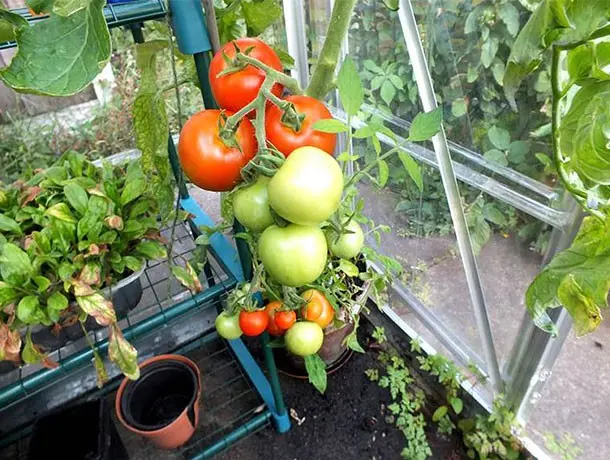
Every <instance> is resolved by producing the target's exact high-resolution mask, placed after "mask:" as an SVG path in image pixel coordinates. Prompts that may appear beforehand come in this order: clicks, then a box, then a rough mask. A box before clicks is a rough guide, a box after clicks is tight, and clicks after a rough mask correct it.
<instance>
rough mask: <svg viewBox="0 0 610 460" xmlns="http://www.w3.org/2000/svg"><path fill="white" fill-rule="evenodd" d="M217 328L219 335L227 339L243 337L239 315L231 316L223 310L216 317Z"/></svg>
mask: <svg viewBox="0 0 610 460" xmlns="http://www.w3.org/2000/svg"><path fill="white" fill-rule="evenodd" d="M215 325H216V330H217V331H218V335H219V336H221V337H222V338H224V339H227V340H233V339H237V338H238V337H241V334H242V332H241V329H240V328H239V315H233V316H230V315H228V314H227V312H225V311H223V312H222V313H221V314H220V315H218V316H217V317H216V322H215Z"/></svg>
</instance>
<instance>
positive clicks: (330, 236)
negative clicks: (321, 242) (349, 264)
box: [326, 219, 364, 259]
mask: <svg viewBox="0 0 610 460" xmlns="http://www.w3.org/2000/svg"><path fill="white" fill-rule="evenodd" d="M346 230H347V231H349V232H351V233H344V234H341V235H340V236H339V239H337V236H338V235H337V232H336V231H333V230H326V241H327V242H328V249H329V250H330V252H331V254H332V255H334V256H336V257H340V258H341V259H353V258H354V257H356V256H357V255H358V254H360V251H361V250H362V246H364V233H363V232H362V228H361V227H360V225H359V224H358V222H356V221H355V220H353V219H352V220H351V221H350V223H349V224H347V227H346Z"/></svg>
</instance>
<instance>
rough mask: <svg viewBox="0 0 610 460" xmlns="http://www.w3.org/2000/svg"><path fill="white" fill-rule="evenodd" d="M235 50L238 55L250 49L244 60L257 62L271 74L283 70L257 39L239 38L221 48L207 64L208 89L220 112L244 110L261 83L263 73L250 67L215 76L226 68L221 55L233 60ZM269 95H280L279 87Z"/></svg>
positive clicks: (280, 87) (274, 86) (274, 88)
mask: <svg viewBox="0 0 610 460" xmlns="http://www.w3.org/2000/svg"><path fill="white" fill-rule="evenodd" d="M236 46H237V48H239V50H240V51H241V52H245V51H246V50H247V49H248V48H251V51H250V52H249V53H248V56H250V57H253V58H255V59H258V60H259V61H261V62H262V63H264V64H267V65H268V66H270V67H272V68H273V69H275V70H279V71H280V72H281V71H282V70H283V69H282V63H281V61H280V58H279V57H278V55H277V54H276V53H275V51H273V49H271V47H270V46H269V45H267V44H266V43H265V42H264V41H262V40H259V39H258V38H240V39H238V40H235V41H232V42H230V43H227V44H226V45H225V46H223V47H222V49H221V50H220V51H218V52H217V53H216V55H214V58H213V59H212V62H211V63H210V70H209V77H210V85H211V87H212V93H213V94H214V99H216V102H217V103H218V105H219V106H220V107H222V108H223V109H228V110H232V111H234V112H237V111H238V110H239V109H241V108H243V107H245V106H246V105H248V104H249V103H250V102H252V101H253V100H254V98H256V96H257V95H258V91H259V90H260V88H261V86H262V85H263V81H264V80H265V73H264V72H263V71H262V70H260V69H257V68H256V67H254V66H252V65H247V66H246V67H244V68H243V69H241V70H238V71H236V72H232V73H229V74H225V75H221V76H218V74H219V73H220V72H222V71H223V70H224V69H226V68H227V65H228V64H227V62H226V61H225V57H224V56H223V53H224V55H225V56H226V57H228V58H229V59H231V58H233V57H234V56H235V54H236V53H237V51H236V49H235V47H236ZM271 92H272V93H273V94H275V95H276V96H280V94H282V86H281V85H280V84H278V83H276V84H275V85H273V87H272V88H271Z"/></svg>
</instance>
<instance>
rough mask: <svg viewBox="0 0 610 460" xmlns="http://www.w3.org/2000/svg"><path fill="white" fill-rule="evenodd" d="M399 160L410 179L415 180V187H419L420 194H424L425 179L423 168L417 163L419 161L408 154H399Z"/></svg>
mask: <svg viewBox="0 0 610 460" xmlns="http://www.w3.org/2000/svg"><path fill="white" fill-rule="evenodd" d="M398 158H400V161H401V162H402V165H403V166H404V167H405V169H406V170H407V173H408V174H409V177H410V178H411V179H412V180H413V182H415V185H416V186H417V188H418V190H419V191H420V193H421V192H423V191H424V179H423V177H422V173H421V167H420V166H419V163H417V161H415V160H414V159H413V158H412V157H411V155H409V154H408V153H406V152H398Z"/></svg>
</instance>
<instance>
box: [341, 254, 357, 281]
mask: <svg viewBox="0 0 610 460" xmlns="http://www.w3.org/2000/svg"><path fill="white" fill-rule="evenodd" d="M339 270H341V271H342V272H343V273H345V274H346V275H347V276H350V277H352V278H356V277H357V276H358V275H359V274H360V270H359V269H358V267H357V266H356V264H354V263H352V262H350V261H349V260H346V259H341V260H340V261H339Z"/></svg>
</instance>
